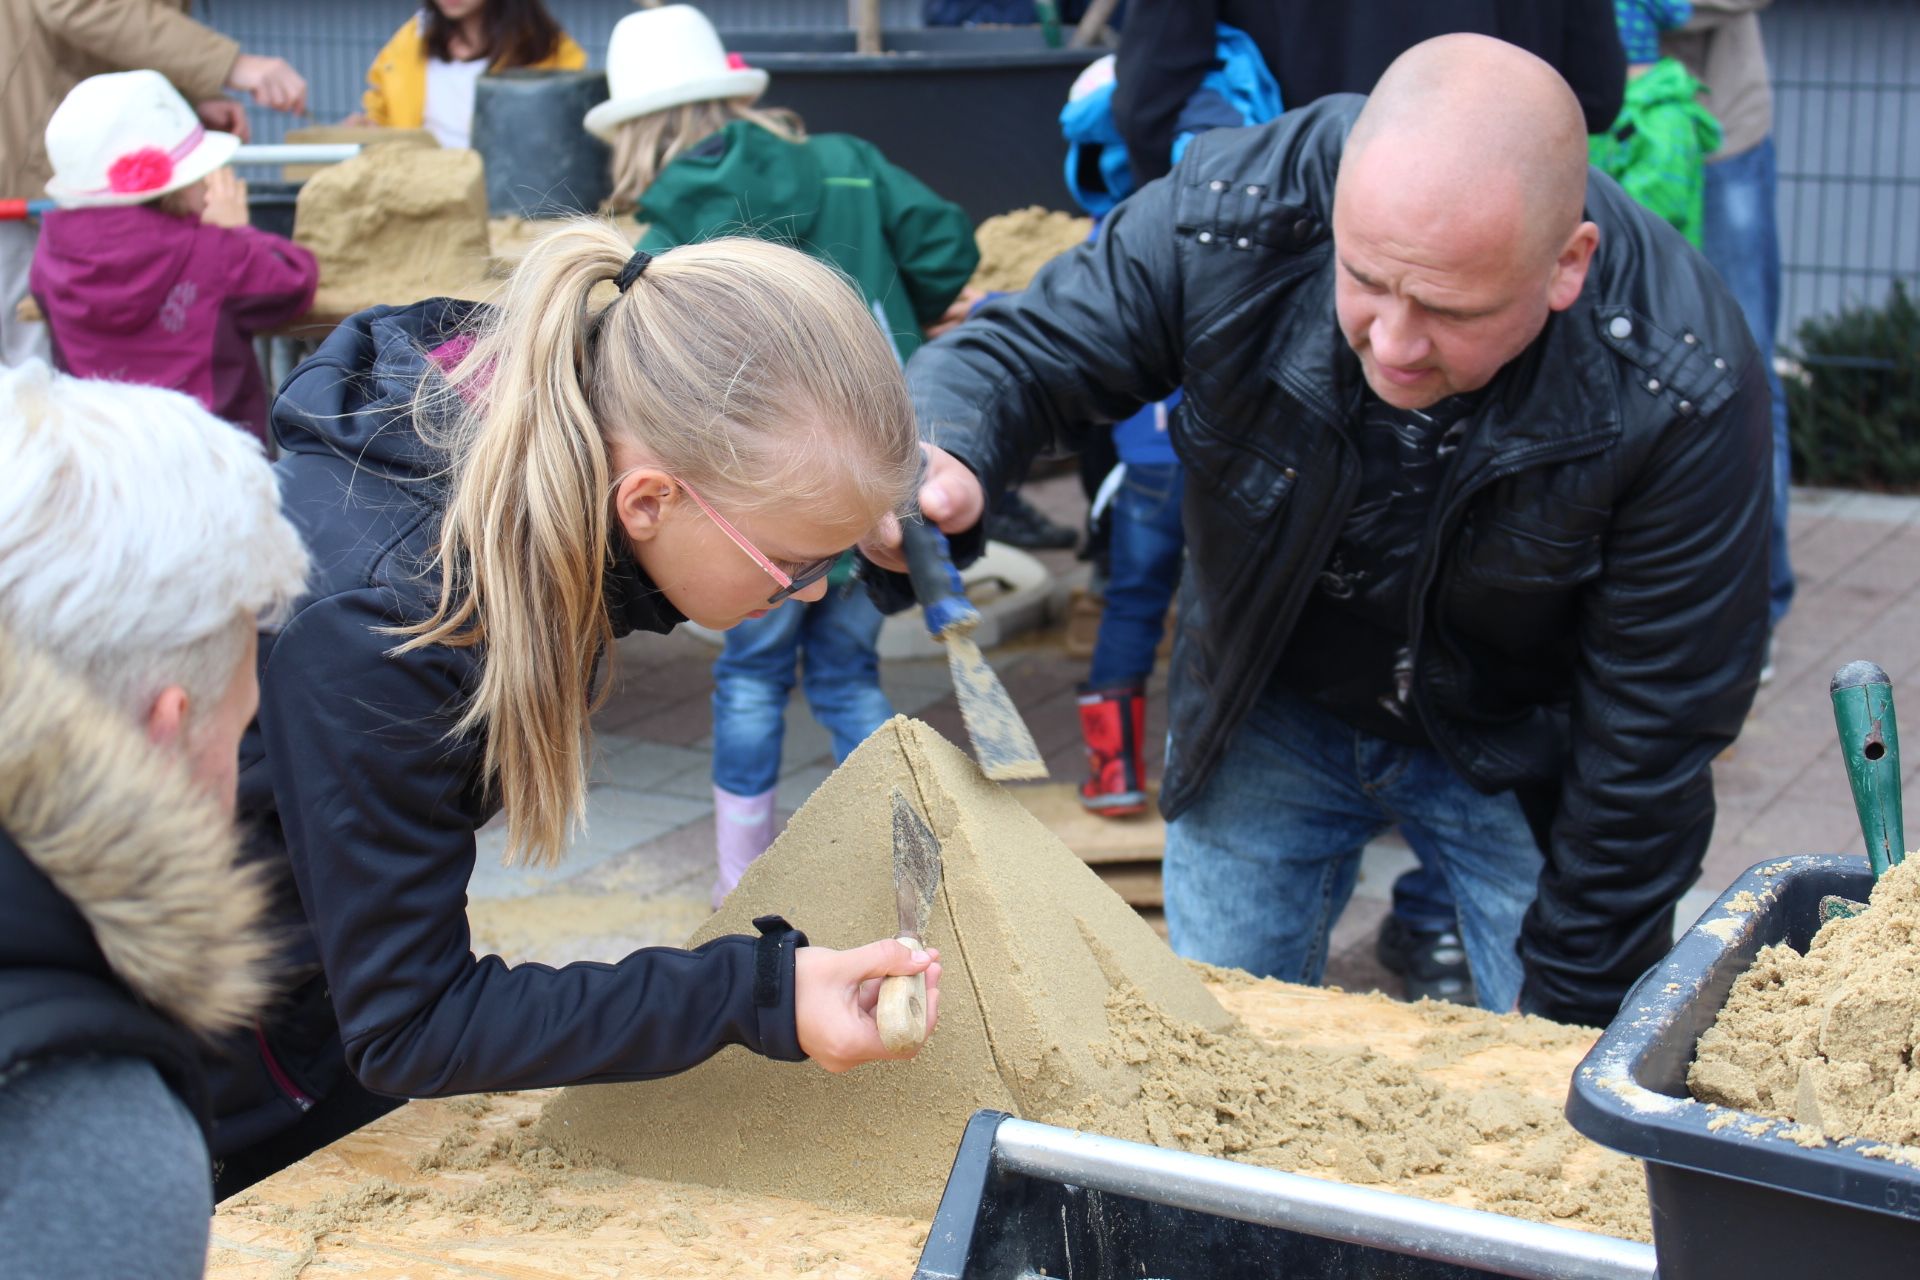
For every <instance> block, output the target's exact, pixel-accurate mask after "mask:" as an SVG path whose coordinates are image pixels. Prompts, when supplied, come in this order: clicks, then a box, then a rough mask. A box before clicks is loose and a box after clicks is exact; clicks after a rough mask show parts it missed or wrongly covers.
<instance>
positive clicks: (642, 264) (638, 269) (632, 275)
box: [613, 249, 653, 293]
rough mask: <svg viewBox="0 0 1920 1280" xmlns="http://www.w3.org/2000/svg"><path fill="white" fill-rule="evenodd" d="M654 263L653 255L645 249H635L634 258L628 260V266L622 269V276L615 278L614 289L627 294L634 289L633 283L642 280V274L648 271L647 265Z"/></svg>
mask: <svg viewBox="0 0 1920 1280" xmlns="http://www.w3.org/2000/svg"><path fill="white" fill-rule="evenodd" d="M652 261H653V255H652V254H650V253H648V252H647V251H646V250H645V249H635V250H634V251H633V256H632V257H631V258H628V259H627V265H626V266H624V267H622V268H620V274H619V275H617V276H615V277H614V278H613V287H614V288H616V289H618V290H619V291H620V292H622V293H625V292H626V291H627V290H628V289H631V288H632V287H633V282H634V281H635V280H638V279H639V278H640V275H641V273H642V272H644V271H645V270H646V269H647V264H648V263H650V262H652Z"/></svg>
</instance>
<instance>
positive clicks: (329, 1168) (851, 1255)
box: [207, 913, 1623, 1280]
mask: <svg viewBox="0 0 1920 1280" xmlns="http://www.w3.org/2000/svg"><path fill="white" fill-rule="evenodd" d="M1156 914H1157V913H1156ZM1214 972H1215V974H1216V977H1217V980H1215V981H1210V982H1209V987H1210V989H1211V990H1212V991H1213V992H1214V994H1215V995H1216V996H1217V997H1218V998H1219V999H1220V1001H1221V1003H1222V1004H1224V1005H1225V1006H1226V1007H1227V1008H1228V1009H1229V1010H1230V1011H1231V1012H1233V1013H1234V1014H1235V1015H1236V1016H1237V1017H1239V1018H1240V1019H1241V1020H1242V1021H1243V1022H1244V1023H1245V1024H1246V1025H1247V1026H1248V1027H1249V1028H1250V1029H1251V1030H1253V1031H1254V1032H1255V1033H1256V1034H1259V1035H1260V1036H1262V1037H1263V1038H1265V1039H1267V1040H1269V1041H1271V1042H1272V1043H1273V1044H1274V1045H1275V1046H1276V1047H1279V1046H1283V1045H1284V1046H1287V1047H1289V1048H1299V1049H1308V1050H1312V1049H1316V1048H1319V1049H1329V1048H1345V1049H1352V1048H1355V1047H1364V1048H1365V1049H1367V1050H1368V1051H1369V1052H1371V1053H1375V1054H1379V1055H1382V1056H1385V1057H1388V1058H1392V1059H1396V1060H1400V1061H1404V1062H1406V1063H1408V1064H1409V1065H1410V1066H1413V1067H1415V1068H1416V1069H1417V1070H1418V1071H1420V1073H1421V1074H1422V1075H1423V1076H1424V1077H1426V1078H1428V1079H1431V1080H1433V1081H1434V1082H1435V1083H1438V1084H1441V1085H1444V1086H1445V1087H1447V1088H1449V1089H1457V1090H1462V1091H1468V1092H1469V1093H1471V1092H1477V1091H1497V1093H1498V1094H1499V1095H1500V1096H1503V1097H1504V1096H1509V1095H1521V1096H1524V1097H1527V1098H1532V1099H1535V1100H1537V1101H1538V1102H1541V1103H1544V1104H1546V1105H1547V1106H1548V1107H1550V1108H1551V1109H1552V1111H1554V1112H1556V1113H1557V1112H1558V1110H1559V1108H1560V1106H1561V1104H1562V1102H1563V1101H1564V1097H1565V1093H1566V1082H1567V1080H1568V1078H1569V1077H1570V1076H1571V1074H1572V1072H1573V1069H1574V1066H1575V1064H1576V1063H1577V1062H1578V1061H1579V1059H1580V1057H1581V1055H1582V1054H1583V1053H1584V1052H1585V1050H1586V1048H1587V1045H1588V1043H1589V1042H1588V1041H1587V1040H1585V1039H1583V1038H1582V1037H1580V1036H1578V1035H1570V1034H1568V1033H1566V1032H1565V1031H1561V1030H1555V1031H1552V1032H1536V1031H1535V1030H1533V1029H1532V1028H1533V1024H1530V1023H1526V1024H1523V1023H1519V1022H1517V1021H1516V1020H1513V1019H1496V1018H1494V1017H1492V1016H1491V1015H1488V1014H1483V1013H1480V1012H1478V1011H1475V1010H1470V1009H1459V1008H1455V1007H1453V1006H1433V1005H1407V1004H1399V1003H1395V1002H1394V1001H1391V1000H1388V999H1386V998H1385V997H1383V996H1378V995H1367V996H1356V995H1349V994H1346V993H1343V992H1340V991H1335V990H1328V989H1321V988H1311V987H1297V986H1290V985H1287V984H1283V983H1276V982H1271V981H1262V980H1255V979H1252V978H1249V977H1248V976H1247V975H1245V974H1234V973H1229V972H1226V971H1214ZM1462 1023H1466V1024H1470V1025H1471V1026H1472V1027H1475V1028H1481V1031H1480V1034H1479V1035H1478V1036H1474V1037H1470V1038H1469V1039H1468V1041H1467V1042H1466V1047H1465V1048H1464V1050H1463V1051H1456V1052H1455V1053H1452V1054H1449V1055H1446V1056H1445V1057H1444V1058H1443V1059H1441V1060H1437V1061H1436V1060H1434V1059H1433V1057H1432V1055H1431V1052H1430V1050H1431V1045H1432V1042H1433V1038H1434V1037H1435V1035H1436V1033H1437V1032H1441V1031H1443V1030H1447V1029H1451V1028H1457V1027H1458V1026H1459V1025H1460V1024H1462ZM550 1096H551V1094H550V1093H548V1092H539V1093H523V1094H494V1095H488V1096H485V1097H482V1098H455V1099H447V1100H442V1101H423V1102H411V1103H408V1104H407V1105H406V1106H404V1107H402V1108H400V1109H399V1110H398V1111H396V1112H394V1113H393V1114H391V1115H390V1116H387V1117H385V1118H384V1119H382V1120H380V1121H378V1122H376V1123H375V1124H372V1125H369V1126H368V1127H367V1128H365V1129H362V1130H361V1131H359V1132H358V1133H354V1134H351V1135H349V1136H348V1137H346V1138H343V1139H341V1140H340V1141H339V1142H336V1143H334V1144H333V1145H332V1146H330V1147H328V1148H326V1149H325V1150H323V1151H320V1152H317V1153H315V1154H314V1155H312V1156H309V1157H308V1158H307V1159H306V1160H303V1161H301V1162H300V1163H299V1164H297V1165H294V1166H293V1167H291V1168H289V1169H285V1170H282V1171H281V1172H280V1173H278V1174H275V1175H274V1176H273V1177H271V1178H268V1179H267V1180H265V1181H264V1182H261V1183H260V1184H258V1185H257V1186H255V1187H253V1188H251V1189H249V1190H248V1191H246V1192H244V1193H242V1194H241V1195H239V1196H235V1197H233V1198H232V1199H230V1200H227V1201H225V1202H224V1203H222V1204H221V1205H220V1206H219V1208H218V1210H217V1211H216V1213H215V1215H214V1222H213V1235H212V1247H211V1250H210V1253H209V1257H208V1267H207V1275H208V1276H209V1277H210V1278H211V1280H291V1278H292V1277H300V1278H301V1280H324V1278H326V1277H334V1276H339V1277H345V1276H353V1277H357V1278H358V1280H474V1278H476V1277H489V1278H493V1280H499V1278H501V1277H509V1278H511V1280H562V1278H565V1280H572V1278H574V1277H592V1276H648V1277H653V1276H677V1277H693V1278H696V1280H709V1278H711V1280H721V1278H723V1277H728V1278H730V1277H734V1276H772V1277H782V1278H784V1277H793V1278H794V1280H802V1278H803V1277H804V1278H805V1280H869V1278H873V1280H878V1278H879V1277H887V1278H889V1280H900V1278H901V1277H905V1276H908V1275H911V1274H912V1273H913V1269H914V1265H915V1263H916V1261H917V1259H918V1257H919V1253H920V1250H921V1248H922V1247H923V1245H924V1243H925V1240H926V1233H927V1225H928V1224H927V1223H925V1222H921V1221H915V1220H912V1219H906V1218H891V1217H881V1216H875V1215H867V1214H858V1213H848V1212H841V1211H836V1210H832V1209H827V1208H823V1207H820V1206H818V1205H813V1204H808V1203H806V1202H803V1201H797V1200H788V1199H781V1198H778V1197H771V1196H750V1195H742V1194H738V1193H734V1192H727V1191H721V1190H718V1189H715V1188H711V1187H703V1186H696V1185H692V1184H682V1183H666V1182H658V1181H654V1180H651V1179H646V1178H636V1177H633V1176H631V1175H628V1174H624V1173H619V1172H617V1171H614V1170H611V1169H592V1168H572V1167H568V1166H564V1165H562V1164H560V1163H559V1162H558V1161H556V1160H554V1159H553V1158H552V1157H551V1155H550V1154H548V1153H544V1152H543V1150H542V1149H541V1148H539V1147H537V1146H535V1145H533V1144H531V1143H530V1142H529V1141H528V1139H527V1131H528V1130H529V1128H530V1127H531V1126H532V1124H533V1122H534V1120H535V1118H536V1116H537V1115H538V1113H539V1111H540V1108H541V1107H542V1106H543V1105H544V1103H545V1102H546V1100H547V1098H548V1097H550ZM955 1140H956V1141H957V1140H958V1135H955ZM1485 1154H1486V1158H1487V1159H1488V1160H1489V1161H1501V1160H1511V1159H1513V1158H1515V1157H1514V1152H1513V1151H1512V1150H1510V1149H1508V1148H1507V1147H1503V1146H1499V1145H1497V1144H1490V1145H1489V1146H1488V1148H1487V1150H1486V1153H1485ZM1622 1159H1623V1158H1622V1157H1619V1156H1615V1155H1612V1154H1611V1153H1608V1152H1605V1151H1602V1150H1601V1149H1600V1148H1599V1147H1595V1146H1592V1144H1587V1143H1582V1149H1581V1150H1580V1151H1579V1152H1577V1153H1576V1154H1575V1156H1574V1157H1573V1158H1572V1159H1571V1160H1570V1161H1569V1163H1568V1165H1567V1166H1566V1172H1567V1173H1568V1174H1570V1175H1575V1176H1584V1175H1585V1174H1586V1173H1587V1172H1588V1171H1589V1170H1590V1169H1591V1168H1592V1167H1594V1166H1595V1164H1596V1163H1597V1162H1602V1161H1613V1162H1619V1161H1620V1160H1622ZM1418 1182H1419V1177H1418V1176H1412V1177H1411V1180H1410V1182H1409V1184H1408V1185H1405V1186H1401V1187H1396V1188H1389V1189H1397V1190H1406V1191H1415V1192H1418V1191H1419V1189H1420V1188H1419V1187H1418V1185H1417V1184H1418ZM1462 1195H1464V1193H1463V1192H1456V1193H1455V1194H1454V1195H1453V1196H1451V1197H1449V1198H1451V1199H1453V1200H1454V1202H1455V1203H1469V1202H1468V1201H1466V1200H1463V1199H1461V1198H1460V1197H1461V1196H1462ZM1475 1207H1490V1206H1475Z"/></svg>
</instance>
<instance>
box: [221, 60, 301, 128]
mask: <svg viewBox="0 0 1920 1280" xmlns="http://www.w3.org/2000/svg"><path fill="white" fill-rule="evenodd" d="M227 88H229V89H238V90H240V91H241V92H242V93H250V94H252V95H253V100H254V101H255V102H257V103H259V104H260V105H261V106H263V107H272V108H273V109H274V110H275V111H290V112H292V113H293V114H294V115H305V114H306V111H307V81H306V77H304V76H302V75H301V74H300V73H299V72H298V71H295V70H294V69H293V68H292V67H291V66H289V65H288V63H287V60H286V59H285V58H268V57H263V56H261V55H260V54H257V53H243V54H241V55H240V56H239V57H237V58H235V59H234V60H233V69H232V70H230V71H228V72H227Z"/></svg>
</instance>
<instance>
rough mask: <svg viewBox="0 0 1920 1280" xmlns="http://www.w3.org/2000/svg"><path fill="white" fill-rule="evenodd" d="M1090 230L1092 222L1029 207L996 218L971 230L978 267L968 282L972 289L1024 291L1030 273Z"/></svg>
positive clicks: (1079, 239) (1054, 211)
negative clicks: (977, 248)
mask: <svg viewBox="0 0 1920 1280" xmlns="http://www.w3.org/2000/svg"><path fill="white" fill-rule="evenodd" d="M1091 230H1093V219H1092V218H1076V217H1075V216H1073V215H1072V214H1070V213H1060V212H1058V211H1056V210H1050V209H1042V208H1041V207H1040V206H1039V205H1037V204H1036V205H1033V206H1031V207H1030V208H1026V209H1015V210H1014V211H1013V212H1012V213H1002V214H996V215H995V216H993V217H991V218H988V219H987V220H986V221H985V222H983V223H981V224H980V225H979V226H978V227H976V228H974V232H973V238H974V242H975V243H977V244H978V245H979V246H980V266H979V269H978V270H976V271H975V272H974V273H973V279H972V280H970V281H968V283H969V284H971V285H972V286H973V287H974V288H976V289H986V290H989V291H992V290H1008V289H1024V288H1026V287H1027V285H1028V284H1029V283H1031V282H1032V280H1033V275H1034V272H1036V271H1038V270H1040V268H1041V267H1044V266H1045V265H1046V264H1047V263H1049V262H1051V261H1052V260H1053V259H1054V258H1057V257H1059V256H1060V255H1061V254H1063V253H1065V252H1066V251H1067V250H1069V249H1071V248H1073V247H1074V246H1075V245H1077V244H1080V243H1081V242H1082V241H1084V240H1085V239H1086V238H1087V233H1088V232H1089V231H1091Z"/></svg>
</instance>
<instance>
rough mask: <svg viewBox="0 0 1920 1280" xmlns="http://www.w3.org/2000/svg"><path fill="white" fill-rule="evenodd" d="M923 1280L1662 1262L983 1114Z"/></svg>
mask: <svg viewBox="0 0 1920 1280" xmlns="http://www.w3.org/2000/svg"><path fill="white" fill-rule="evenodd" d="M913 1274H914V1280H1034V1277H1037V1276H1068V1277H1073V1278H1074V1280H1139V1278H1140V1277H1143V1276H1147V1277H1174V1276H1177V1277H1179V1278H1180V1280H1242V1278H1243V1277H1254V1276H1258V1277H1284V1278H1285V1280H1478V1278H1479V1277H1483V1276H1512V1277H1521V1278H1523V1280H1655V1277H1654V1256H1653V1250H1652V1249H1650V1248H1649V1247H1648V1246H1646V1245H1644V1244H1637V1243H1634V1242H1632V1241H1627V1240H1617V1239H1614V1238H1613V1237H1611V1236H1600V1235H1594V1234H1592V1233H1590V1232H1585V1231H1571V1230H1568V1229H1567V1228H1565V1227H1555V1226H1546V1225H1543V1224H1541V1223H1536V1222H1522V1221H1520V1220H1519V1219H1517V1218H1509V1217H1506V1216H1505V1215H1502V1214H1496V1213H1483V1212H1480V1211H1478V1210H1474V1209H1463V1208H1460V1207H1459V1206H1456V1205H1450V1204H1439V1203H1436V1202H1433V1201H1429V1200H1418V1199H1415V1198H1414V1197H1411V1196H1403V1195H1396V1194H1394V1193H1392V1192H1387V1191H1380V1190H1377V1189H1374V1188H1369V1187H1353V1186H1346V1185H1344V1184H1341V1183H1337V1182H1328V1181H1325V1180H1323V1179H1319V1178H1310V1177H1304V1176H1302V1175H1300V1174H1293V1173H1280V1172H1277V1171H1275V1170H1272V1169H1259V1168H1255V1167H1253V1166H1251V1165H1243V1164H1238V1163H1236V1162H1234V1161H1231V1160H1220V1159H1215V1158H1212V1157H1209V1156H1199V1155H1191V1154H1189V1153H1187V1152H1184V1151H1165V1150H1161V1149H1160V1148H1157V1147H1149V1146H1142V1145H1141V1144H1139V1143H1134V1142H1122V1141H1120V1140H1118V1139H1114V1138H1105V1137H1100V1136H1099V1135H1096V1134H1087V1133H1078V1132H1075V1131H1073V1130H1071V1129H1060V1128H1056V1127H1054V1126H1052V1125H1042V1124H1029V1123H1028V1122H1026V1121H1023V1120H1016V1119H1014V1118H1012V1117H1011V1116H1009V1115H1007V1114H1006V1113H1005V1112H1000V1111H976V1112H974V1114H973V1118H972V1119H971V1120H970V1121H969V1122H968V1123H967V1128H966V1132H965V1134H964V1135H962V1137H961V1139H960V1149H959V1151H958V1153H957V1154H956V1155H955V1157H954V1161H953V1172H952V1174H950V1175H949V1176H948V1178H947V1188H946V1191H945V1193H944V1194H943V1195H942V1196H941V1197H940V1208H939V1211H938V1212H937V1213H936V1214H935V1215H934V1219H933V1225H932V1226H931V1227H930V1228H929V1230H928V1233H927V1243H926V1247H925V1249H924V1250H923V1251H922V1252H921V1255H920V1263H919V1266H918V1267H917V1268H916V1269H915V1271H914V1273H913Z"/></svg>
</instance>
